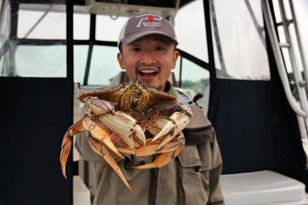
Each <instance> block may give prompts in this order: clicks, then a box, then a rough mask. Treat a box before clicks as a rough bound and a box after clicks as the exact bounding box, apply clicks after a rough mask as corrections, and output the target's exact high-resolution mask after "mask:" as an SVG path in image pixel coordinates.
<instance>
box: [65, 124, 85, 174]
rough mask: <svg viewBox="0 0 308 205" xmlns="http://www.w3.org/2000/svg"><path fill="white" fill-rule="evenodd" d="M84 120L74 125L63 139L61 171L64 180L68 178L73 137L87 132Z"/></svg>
mask: <svg viewBox="0 0 308 205" xmlns="http://www.w3.org/2000/svg"><path fill="white" fill-rule="evenodd" d="M82 121H83V120H79V121H77V122H76V123H75V124H73V125H72V126H71V127H70V128H69V129H68V130H67V131H66V133H65V134H64V137H63V139H62V145H61V153H60V163H61V170H62V174H63V176H64V178H67V176H66V162H67V159H68V156H69V153H70V151H71V147H72V137H73V136H74V135H75V134H78V133H80V132H83V131H85V129H84V127H83V124H82Z"/></svg>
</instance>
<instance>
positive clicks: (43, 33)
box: [17, 5, 66, 39]
mask: <svg viewBox="0 0 308 205" xmlns="http://www.w3.org/2000/svg"><path fill="white" fill-rule="evenodd" d="M51 9H52V5H51V6H49V7H46V8H45V9H44V10H43V11H38V10H37V11H34V10H19V12H18V29H17V30H18V33H17V37H18V38H31V39H66V14H65V12H55V11H51Z"/></svg>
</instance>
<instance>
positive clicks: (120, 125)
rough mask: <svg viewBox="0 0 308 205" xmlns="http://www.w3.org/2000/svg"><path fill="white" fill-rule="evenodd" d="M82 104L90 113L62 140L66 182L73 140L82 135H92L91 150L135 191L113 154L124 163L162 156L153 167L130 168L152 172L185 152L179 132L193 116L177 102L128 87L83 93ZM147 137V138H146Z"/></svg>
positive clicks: (142, 88)
mask: <svg viewBox="0 0 308 205" xmlns="http://www.w3.org/2000/svg"><path fill="white" fill-rule="evenodd" d="M79 99H80V101H82V102H83V103H85V105H86V106H87V107H88V112H87V113H85V114H84V115H83V117H82V119H80V120H79V121H77V122H76V123H75V124H73V125H72V126H71V127H70V128H69V129H68V130H67V131H66V133H65V135H64V137H63V141H62V147H61V153H60V162H61V169H62V173H63V175H64V177H65V178H66V162H67V159H68V156H69V153H70V150H71V144H72V137H73V136H74V135H76V134H78V133H81V132H88V133H89V134H88V136H87V140H88V141H89V144H90V145H91V147H92V149H93V150H94V151H95V152H96V153H97V154H99V155H100V156H102V157H103V158H104V159H105V160H106V161H107V163H108V164H109V165H110V166H111V167H112V168H113V169H114V170H115V172H116V173H117V174H118V175H119V177H120V178H121V179H122V181H123V183H124V184H125V185H126V187H127V188H128V189H129V190H131V191H132V188H131V186H130V185H129V183H128V182H127V180H126V179H125V177H124V175H123V173H122V171H121V169H120V167H119V166H118V164H117V162H116V160H115V159H114V158H113V155H112V153H113V154H115V155H116V156H117V157H119V158H122V159H124V156H123V154H133V155H136V156H149V155H153V154H158V156H157V157H156V158H155V160H154V161H153V162H152V163H150V164H145V165H140V166H133V167H132V168H135V169H151V168H160V167H162V166H164V165H166V164H168V163H169V162H170V161H171V160H172V159H173V158H174V157H176V156H177V155H179V153H180V152H181V151H182V149H183V148H184V146H185V139H184V137H183V135H182V134H181V130H183V129H184V128H185V127H186V125H187V124H188V123H189V120H190V118H191V117H192V111H191V109H190V107H189V106H188V105H183V104H180V103H178V102H177V101H176V97H175V96H172V95H169V94H167V93H164V92H160V91H158V90H156V89H152V88H148V87H146V86H144V85H142V84H138V83H129V84H121V85H118V86H115V87H109V88H102V89H97V90H94V91H89V92H84V93H81V94H80V96H79ZM111 133H116V134H117V135H118V136H119V137H120V139H121V142H122V143H116V142H114V141H113V140H111V137H110V135H111ZM145 133H149V134H147V137H146V135H145ZM148 135H150V137H148ZM123 145H124V146H123ZM111 152H112V153H111Z"/></svg>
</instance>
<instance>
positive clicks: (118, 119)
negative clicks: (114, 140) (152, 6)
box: [99, 111, 146, 149]
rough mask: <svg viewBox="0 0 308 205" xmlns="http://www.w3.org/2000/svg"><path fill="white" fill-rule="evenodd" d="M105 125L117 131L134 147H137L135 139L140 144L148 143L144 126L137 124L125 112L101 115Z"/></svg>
mask: <svg viewBox="0 0 308 205" xmlns="http://www.w3.org/2000/svg"><path fill="white" fill-rule="evenodd" d="M99 119H100V121H102V122H103V124H104V125H105V126H107V127H108V128H109V129H111V130H112V131H113V132H115V133H117V134H118V135H119V136H120V137H121V138H122V139H123V140H124V141H125V142H126V143H127V145H128V146H129V147H130V148H132V149H134V148H135V147H136V145H135V141H134V139H135V140H137V141H138V142H139V143H140V144H143V145H144V144H145V143H146V138H145V136H144V132H143V130H142V128H141V127H140V126H139V125H138V124H137V122H136V120H135V119H134V118H132V117H131V116H130V115H128V114H126V113H124V112H119V111H118V112H115V113H114V114H112V113H107V114H105V115H102V116H100V117H99Z"/></svg>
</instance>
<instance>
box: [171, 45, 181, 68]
mask: <svg viewBox="0 0 308 205" xmlns="http://www.w3.org/2000/svg"><path fill="white" fill-rule="evenodd" d="M179 55H180V54H179V51H177V50H175V51H174V52H173V68H172V69H174V68H175V66H176V61H177V59H178V57H179Z"/></svg>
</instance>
